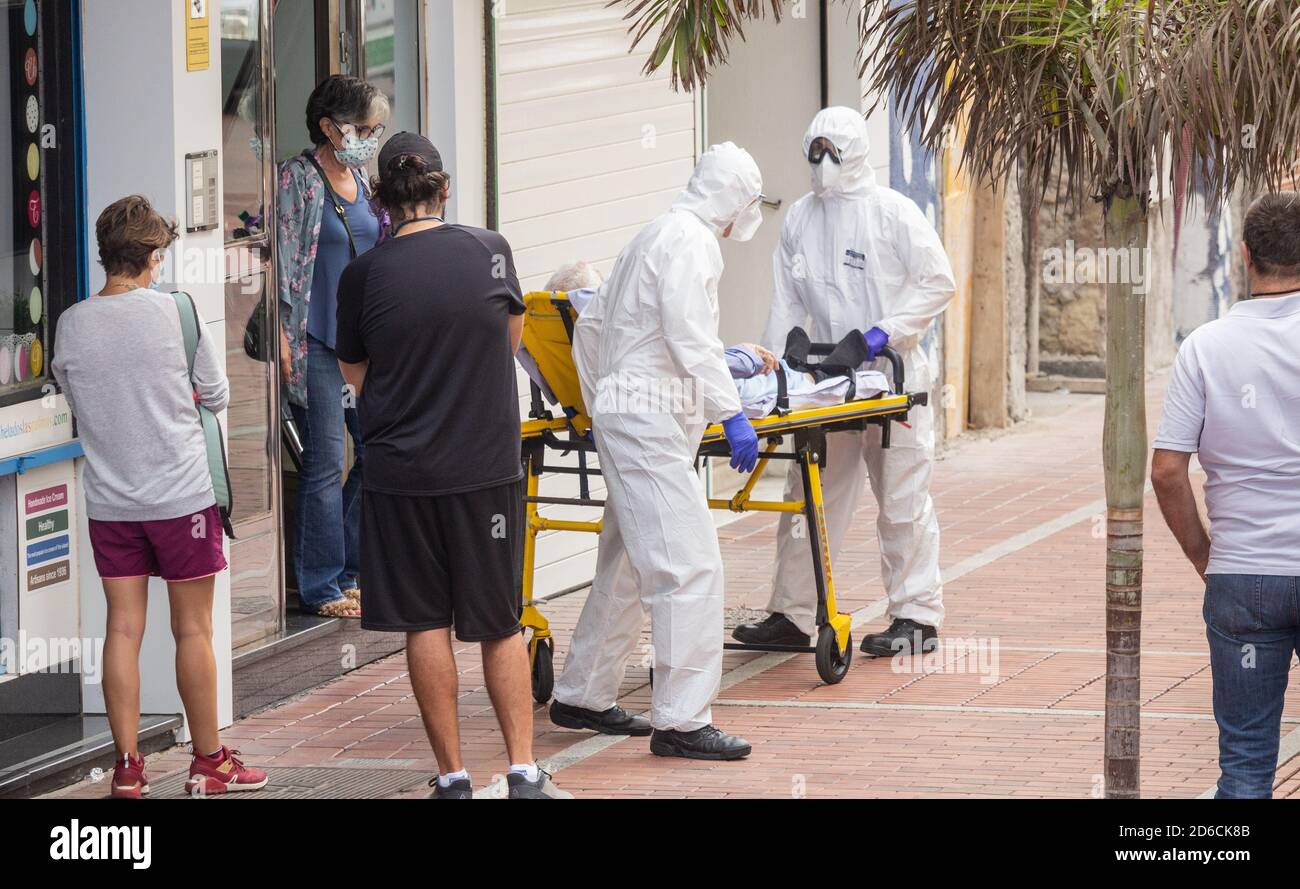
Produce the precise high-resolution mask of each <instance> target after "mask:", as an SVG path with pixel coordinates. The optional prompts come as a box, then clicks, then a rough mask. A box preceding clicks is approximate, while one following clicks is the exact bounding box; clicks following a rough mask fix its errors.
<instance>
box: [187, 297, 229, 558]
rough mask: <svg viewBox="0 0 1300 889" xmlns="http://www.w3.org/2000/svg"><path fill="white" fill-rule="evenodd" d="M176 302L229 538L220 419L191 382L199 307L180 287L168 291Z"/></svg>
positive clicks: (226, 475)
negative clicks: (203, 402) (209, 408)
mask: <svg viewBox="0 0 1300 889" xmlns="http://www.w3.org/2000/svg"><path fill="white" fill-rule="evenodd" d="M172 299H173V300H175V302H176V314H177V315H179V316H180V321H181V338H182V341H183V343H184V346H185V365H186V371H187V373H188V374H189V380H190V390H191V391H192V392H193V393H194V407H195V409H196V410H197V411H198V415H199V427H200V428H201V429H202V430H203V445H204V449H205V450H206V451H207V458H208V474H209V475H210V476H211V478H212V493H213V495H214V496H215V497H216V500H217V508H218V510H219V511H220V513H221V524H222V527H223V528H225V531H226V533H227V534H228V535H230V538H231V539H232V540H233V539H234V538H235V530H234V528H233V527H232V526H231V523H230V511H231V508H232V507H233V505H234V495H233V490H232V485H231V482H230V467H229V466H228V465H227V463H226V446H225V440H224V438H223V437H222V434H221V421H220V420H218V419H217V415H216V414H214V413H213V412H212V411H210V410H208V409H207V408H206V407H204V406H203V405H202V404H201V403H200V402H199V396H198V387H197V386H195V385H194V359H195V356H196V355H198V352H199V337H200V336H202V335H203V331H202V328H200V327H199V310H198V308H197V307H196V306H195V305H194V298H193V297H192V296H190V295H189V294H188V293H186V292H185V291H183V290H178V291H177V292H175V293H173V294H172Z"/></svg>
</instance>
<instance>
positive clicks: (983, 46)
mask: <svg viewBox="0 0 1300 889" xmlns="http://www.w3.org/2000/svg"><path fill="white" fill-rule="evenodd" d="M859 27H860V30H861V37H862V43H863V47H864V49H863V54H862V58H861V66H862V67H861V71H862V73H863V74H864V75H867V76H869V77H870V82H869V83H870V92H871V93H873V94H874V95H875V100H876V102H877V103H879V102H880V101H882V100H883V99H884V97H885V96H887V95H890V94H892V95H894V96H895V97H896V99H897V103H898V107H899V112H900V114H901V115H902V117H903V119H904V121H905V122H906V123H907V124H909V125H910V126H913V127H915V128H916V130H917V132H918V133H919V135H920V138H921V140H922V142H923V143H925V144H926V145H927V146H929V147H932V148H938V147H939V146H940V145H941V144H943V141H944V137H945V133H946V132H947V131H948V129H949V128H950V127H951V126H952V124H953V122H954V121H957V120H964V121H965V125H964V127H963V130H962V135H961V142H962V145H961V147H962V153H961V154H962V162H963V163H964V164H965V165H966V166H967V168H968V169H969V171H970V172H972V173H973V174H974V175H975V176H976V177H977V178H979V179H981V180H982V181H985V182H989V183H995V182H998V181H1000V180H1002V179H1004V178H1005V177H1006V176H1008V175H1010V173H1011V171H1012V168H1013V166H1014V165H1015V164H1016V163H1017V162H1020V163H1022V164H1024V165H1025V167H1026V169H1025V174H1026V178H1027V180H1028V181H1030V182H1034V183H1037V185H1038V187H1039V189H1040V190H1041V191H1044V192H1045V191H1046V190H1048V189H1049V187H1051V185H1052V179H1053V171H1057V172H1058V174H1059V175H1060V176H1061V179H1059V180H1057V182H1056V187H1057V189H1058V191H1059V190H1064V191H1065V192H1066V193H1067V194H1069V195H1070V196H1072V197H1074V198H1075V199H1076V200H1080V199H1082V198H1083V197H1086V196H1089V195H1091V196H1124V195H1132V194H1140V195H1145V194H1147V193H1148V192H1149V191H1150V190H1151V188H1152V184H1151V183H1152V182H1153V181H1154V183H1155V185H1154V188H1155V189H1156V190H1157V192H1162V191H1163V190H1164V189H1165V188H1166V187H1167V185H1168V182H1167V178H1168V176H1169V171H1171V170H1173V169H1174V168H1175V167H1176V163H1175V161H1176V154H1177V153H1178V152H1179V150H1180V148H1179V146H1180V143H1181V141H1182V140H1181V139H1180V136H1181V134H1182V133H1183V132H1184V130H1185V131H1186V132H1188V133H1190V134H1191V139H1190V146H1191V156H1190V157H1189V158H1187V159H1186V160H1187V161H1188V163H1189V165H1190V167H1191V168H1192V170H1194V171H1195V173H1197V174H1199V175H1200V176H1201V177H1203V178H1204V181H1205V182H1206V183H1207V185H1208V186H1209V189H1208V191H1209V193H1210V194H1211V195H1212V196H1214V197H1216V198H1218V197H1222V196H1223V195H1226V193H1227V191H1228V190H1229V189H1230V188H1231V187H1232V186H1234V185H1235V184H1237V183H1238V182H1241V183H1243V184H1244V185H1246V186H1247V187H1248V188H1250V189H1257V188H1260V187H1265V186H1271V187H1277V185H1278V183H1280V182H1281V181H1282V180H1283V178H1284V177H1285V175H1286V174H1287V172H1288V171H1289V170H1290V168H1291V167H1292V165H1293V163H1294V161H1295V158H1296V151H1297V149H1298V148H1300V5H1296V4H1295V3H1294V2H1291V0H946V2H945V0H901V2H900V0H864V8H863V12H862V15H861V17H860V20H859Z"/></svg>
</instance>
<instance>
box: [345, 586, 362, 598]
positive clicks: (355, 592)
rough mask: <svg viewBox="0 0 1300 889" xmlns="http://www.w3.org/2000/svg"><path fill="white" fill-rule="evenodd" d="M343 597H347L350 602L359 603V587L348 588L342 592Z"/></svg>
mask: <svg viewBox="0 0 1300 889" xmlns="http://www.w3.org/2000/svg"><path fill="white" fill-rule="evenodd" d="M343 595H345V596H347V597H348V598H349V599H350V600H352V601H353V602H360V601H361V587H358V586H354V587H349V588H348V589H346V590H344V591H343Z"/></svg>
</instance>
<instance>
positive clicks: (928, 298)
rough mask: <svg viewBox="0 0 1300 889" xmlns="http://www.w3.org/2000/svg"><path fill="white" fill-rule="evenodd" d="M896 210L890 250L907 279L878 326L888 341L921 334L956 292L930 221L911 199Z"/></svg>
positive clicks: (900, 204)
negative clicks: (899, 263) (894, 252)
mask: <svg viewBox="0 0 1300 889" xmlns="http://www.w3.org/2000/svg"><path fill="white" fill-rule="evenodd" d="M898 207H899V212H898V218H897V220H895V224H894V244H893V247H894V250H895V251H897V254H898V259H899V261H900V262H902V263H903V265H904V267H906V269H907V280H906V281H905V282H904V284H903V287H902V289H901V290H900V291H899V293H898V295H897V297H896V298H895V299H893V300H890V302H889V309H888V311H887V313H886V315H885V317H884V318H882V319H881V320H880V323H879V327H880V328H881V330H883V331H885V333H887V334H889V338H890V339H891V340H899V339H904V338H907V337H914V336H919V335H920V334H922V333H924V332H925V330H926V328H928V327H929V326H930V323H931V322H932V321H934V319H935V318H937V317H939V315H940V314H941V313H942V312H943V310H944V309H946V308H948V304H949V303H950V302H952V297H953V292H954V291H955V290H956V289H957V285H956V283H955V281H954V280H953V275H952V265H951V264H950V263H949V262H948V254H947V253H946V252H945V251H944V249H943V242H942V241H940V240H939V234H938V232H936V231H935V230H934V226H932V225H930V220H928V219H926V218H925V214H924V213H922V212H921V210H920V208H919V207H917V206H916V204H914V203H912V202H911V201H910V200H903V201H901V202H899V204H898Z"/></svg>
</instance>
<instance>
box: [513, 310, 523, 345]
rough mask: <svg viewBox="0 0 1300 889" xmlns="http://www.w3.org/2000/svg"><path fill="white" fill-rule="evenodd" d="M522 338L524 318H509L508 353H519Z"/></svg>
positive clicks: (520, 316)
mask: <svg viewBox="0 0 1300 889" xmlns="http://www.w3.org/2000/svg"><path fill="white" fill-rule="evenodd" d="M523 338H524V316H523V315H511V316H510V351H511V352H512V353H514V352H518V351H519V343H520V341H521V340H523Z"/></svg>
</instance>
